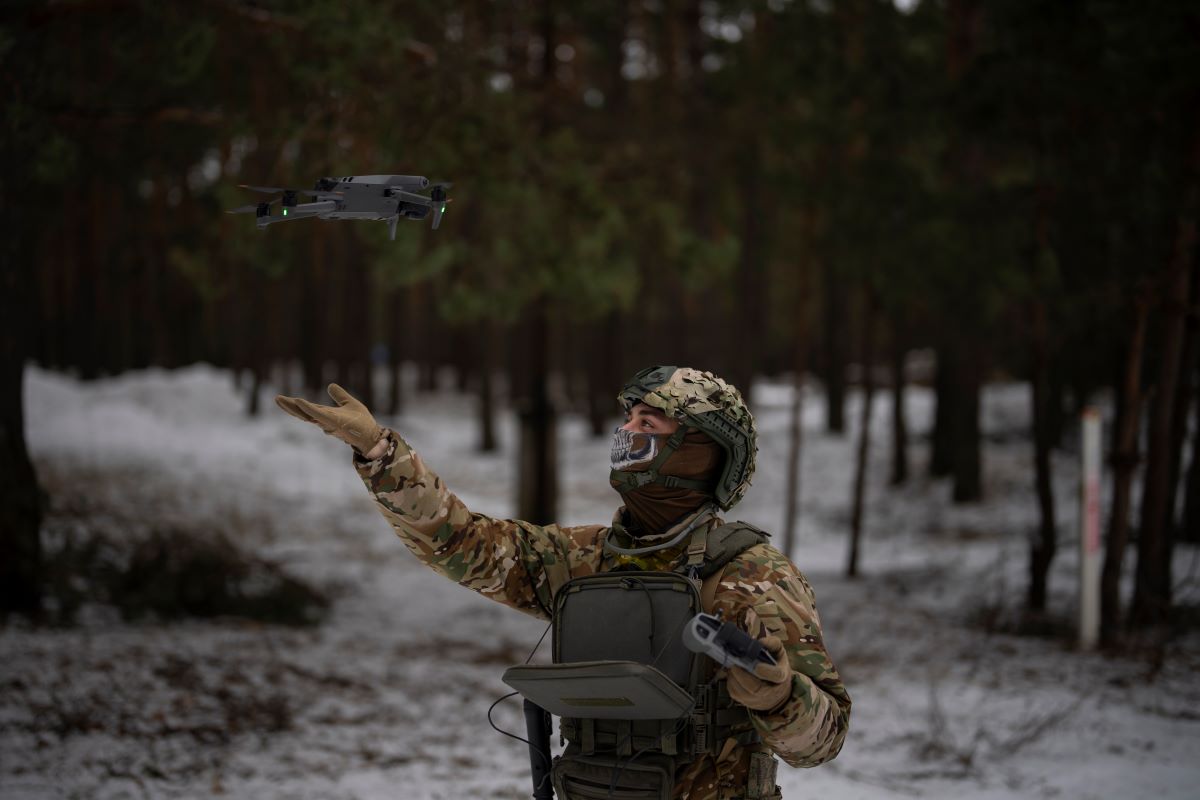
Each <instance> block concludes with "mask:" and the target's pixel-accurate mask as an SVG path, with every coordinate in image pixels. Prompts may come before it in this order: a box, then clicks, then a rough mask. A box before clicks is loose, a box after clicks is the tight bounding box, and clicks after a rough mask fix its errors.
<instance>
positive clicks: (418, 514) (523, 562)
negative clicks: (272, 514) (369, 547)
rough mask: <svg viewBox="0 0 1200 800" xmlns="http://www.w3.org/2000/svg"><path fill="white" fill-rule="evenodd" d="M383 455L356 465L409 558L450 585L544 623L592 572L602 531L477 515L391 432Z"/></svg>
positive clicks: (596, 564) (597, 561)
mask: <svg viewBox="0 0 1200 800" xmlns="http://www.w3.org/2000/svg"><path fill="white" fill-rule="evenodd" d="M386 433H387V437H388V441H389V445H388V449H387V452H386V453H385V454H384V455H383V456H381V457H380V458H378V459H376V460H374V461H365V460H364V459H362V458H361V457H359V456H355V459H354V465H355V468H356V469H357V470H358V473H359V475H360V476H361V477H362V479H363V482H364V483H365V484H366V485H367V489H368V490H370V492H371V494H372V495H373V496H374V498H375V504H376V505H377V506H378V508H379V511H380V512H381V513H382V514H383V516H384V518H385V519H387V521H388V522H389V523H391V525H392V528H394V529H395V531H396V534H397V535H398V536H399V537H400V539H401V540H402V541H403V542H404V544H405V545H406V546H407V547H408V549H409V550H411V551H412V553H413V555H415V556H416V557H417V558H419V559H420V560H421V561H422V562H424V563H425V564H426V565H427V566H429V567H430V568H431V569H433V570H434V571H435V572H438V573H440V574H442V575H444V576H446V577H447V578H449V579H450V580H453V581H457V582H458V583H461V584H462V585H463V586H466V587H467V588H469V589H473V590H475V591H476V592H479V593H480V594H482V595H484V596H485V597H488V598H491V599H492V600H495V601H497V602H499V603H503V604H504V605H507V606H511V607H513V608H516V609H518V610H520V611H524V612H526V613H528V614H532V615H534V616H536V617H541V618H543V619H549V617H550V613H551V610H552V608H553V599H554V594H555V592H557V591H558V589H559V587H561V586H562V585H563V584H564V583H566V582H567V581H568V580H570V579H571V578H574V577H577V576H579V575H587V574H590V573H592V572H595V571H596V570H597V569H598V567H599V564H600V558H601V545H602V543H603V539H602V533H603V532H604V530H605V529H604V527H603V526H600V525H589V526H583V527H576V528H560V527H558V526H557V525H545V526H542V525H531V524H530V523H528V522H521V521H517V520H501V519H493V518H492V517H488V516H484V515H483V514H474V513H472V512H471V511H470V510H468V509H467V507H466V505H464V504H463V502H462V501H461V500H459V499H458V497H456V496H455V495H454V493H453V492H451V491H450V490H449V488H447V487H446V484H445V483H443V482H442V479H441V478H439V477H438V476H437V474H436V473H434V472H433V470H431V469H429V467H427V466H426V465H425V462H424V461H423V460H422V459H421V457H420V456H419V455H418V454H417V453H416V452H415V451H414V450H413V449H412V448H411V447H409V445H408V443H407V442H405V441H404V440H403V439H402V438H400V436H399V435H398V434H396V433H395V432H394V431H387V432H386Z"/></svg>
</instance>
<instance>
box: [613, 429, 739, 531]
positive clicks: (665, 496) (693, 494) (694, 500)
mask: <svg viewBox="0 0 1200 800" xmlns="http://www.w3.org/2000/svg"><path fill="white" fill-rule="evenodd" d="M636 436H637V437H643V438H647V439H648V438H649V437H648V436H647V435H646V434H636ZM617 437H618V441H619V440H620V438H621V432H620V431H618V432H617ZM655 438H661V441H659V442H654V443H653V444H651V443H649V442H644V443H641V442H639V443H638V444H637V445H635V447H637V446H639V445H650V446H653V447H654V448H655V449H656V450H657V449H660V448H661V447H662V444H663V442H665V441H666V439H667V438H668V435H667V434H655ZM626 449H628V448H626ZM724 457H725V454H724V452H723V451H722V450H721V447H720V446H719V445H718V444H717V443H716V442H715V441H713V440H712V439H711V438H710V437H709V436H708V435H707V434H705V433H704V432H703V431H699V430H696V429H695V428H689V429H688V430H687V431H686V433H685V434H684V437H683V442H682V443H681V444H680V445H679V446H678V447H677V448H676V449H675V451H674V452H673V453H671V455H670V456H669V457H668V458H667V460H666V461H664V462H663V463H662V466H660V467H659V474H660V475H671V476H675V477H677V478H684V479H687V480H689V481H699V482H701V483H703V484H704V485H705V486H707V487H710V489H709V491H703V490H699V489H694V488H683V487H668V486H663V485H662V484H660V483H650V484H646V485H645V486H639V487H637V488H636V489H631V490H628V491H626V492H625V493H624V494H623V495H622V499H623V500H624V501H625V509H626V510H627V511H628V513H629V527H630V533H632V534H634V535H642V536H653V535H656V534H660V533H663V532H664V531H666V530H667V529H668V528H670V527H671V525H672V524H673V523H675V522H677V521H678V520H679V519H681V518H682V517H683V516H685V515H686V514H688V513H690V512H692V511H695V510H696V509H697V508H699V507H700V506H701V505H703V504H704V503H709V502H712V499H713V496H712V491H711V487H713V486H715V484H716V481H717V478H718V477H720V473H721V467H722V464H723V462H724ZM616 458H617V455H616V447H614V459H616ZM613 466H614V469H618V470H620V471H626V472H642V471H645V470H646V469H648V468H649V466H650V464H649V460H643V461H641V462H640V463H633V464H628V465H625V464H621V463H614V465H613ZM610 483H612V486H613V488H614V489H615V488H617V484H616V483H615V482H613V481H611V480H610Z"/></svg>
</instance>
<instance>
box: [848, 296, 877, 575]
mask: <svg viewBox="0 0 1200 800" xmlns="http://www.w3.org/2000/svg"><path fill="white" fill-rule="evenodd" d="M874 309H875V303H874V302H873V301H871V300H868V302H867V308H866V309H865V314H864V320H863V342H862V370H861V371H862V413H861V416H860V422H859V425H860V427H859V431H858V464H857V466H856V468H855V471H854V497H853V501H852V509H851V514H850V555H849V558H848V559H847V562H846V577H848V578H854V577H857V576H858V554H859V549H860V545H861V541H862V528H863V505H864V499H865V495H866V487H867V459H868V457H869V456H870V447H871V405H872V403H873V401H874V399H875V379H874V377H873V376H874V370H873V369H872V362H873V361H874V356H875V354H874V352H873V347H874V344H873V341H872V340H873V339H874V338H875V330H874V328H875V313H874Z"/></svg>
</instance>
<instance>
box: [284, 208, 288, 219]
mask: <svg viewBox="0 0 1200 800" xmlns="http://www.w3.org/2000/svg"><path fill="white" fill-rule="evenodd" d="M283 215H284V216H285V217H286V216H287V209H286V208H285V209H284V210H283Z"/></svg>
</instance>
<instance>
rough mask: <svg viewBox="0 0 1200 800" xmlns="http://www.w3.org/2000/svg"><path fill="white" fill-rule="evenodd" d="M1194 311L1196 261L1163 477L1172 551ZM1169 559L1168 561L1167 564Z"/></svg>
mask: <svg viewBox="0 0 1200 800" xmlns="http://www.w3.org/2000/svg"><path fill="white" fill-rule="evenodd" d="M1197 309H1200V261H1194V262H1193V263H1192V277H1191V297H1190V298H1189V299H1188V304H1187V309H1186V311H1185V315H1184V336H1183V348H1182V352H1181V355H1180V357H1179V365H1180V366H1179V386H1178V388H1177V389H1176V392H1175V414H1174V417H1173V419H1172V420H1171V465H1170V469H1169V470H1168V475H1169V477H1168V478H1167V502H1166V506H1167V522H1166V525H1167V529H1168V535H1167V547H1169V548H1174V546H1175V540H1176V539H1177V537H1178V534H1179V533H1180V531H1181V528H1182V525H1183V516H1182V514H1180V515H1179V516H1178V518H1177V517H1176V508H1177V506H1178V505H1179V504H1178V503H1177V502H1176V492H1177V491H1178V489H1179V477H1180V473H1181V472H1182V471H1183V451H1184V446H1185V445H1186V444H1187V434H1188V419H1189V418H1190V417H1191V413H1192V398H1193V397H1194V396H1195V393H1196V384H1195V382H1194V380H1193V375H1194V374H1195V372H1196V370H1195V368H1194V365H1195V364H1196V363H1198V362H1197V355H1198V354H1200V336H1198V335H1197V334H1198V333H1200V324H1198V318H1197ZM1169 560H1170V559H1169V558H1168V561H1169Z"/></svg>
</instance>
